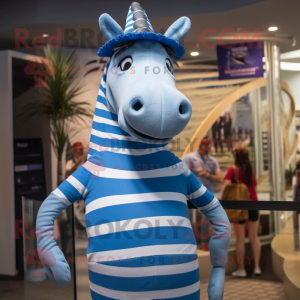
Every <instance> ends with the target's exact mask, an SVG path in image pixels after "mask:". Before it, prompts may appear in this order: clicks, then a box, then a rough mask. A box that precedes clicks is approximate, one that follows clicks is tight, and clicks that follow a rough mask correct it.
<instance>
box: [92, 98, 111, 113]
mask: <svg viewBox="0 0 300 300" xmlns="http://www.w3.org/2000/svg"><path fill="white" fill-rule="evenodd" d="M96 108H99V109H102V110H106V111H109V112H111V113H112V111H111V110H110V109H109V108H108V106H106V105H105V104H103V103H101V102H98V101H97V102H96Z"/></svg>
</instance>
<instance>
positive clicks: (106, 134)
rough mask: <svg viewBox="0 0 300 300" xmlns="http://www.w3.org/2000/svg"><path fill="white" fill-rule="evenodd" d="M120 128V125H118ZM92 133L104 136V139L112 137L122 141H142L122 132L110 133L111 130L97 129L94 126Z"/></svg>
mask: <svg viewBox="0 0 300 300" xmlns="http://www.w3.org/2000/svg"><path fill="white" fill-rule="evenodd" d="M118 128H120V127H118ZM91 134H92V135H94V136H97V137H100V138H103V139H112V140H120V141H131V142H137V143H138V142H141V141H139V140H138V139H136V138H134V137H132V136H126V135H123V133H122V132H120V134H117V133H110V132H106V131H99V130H96V129H94V128H92V132H91Z"/></svg>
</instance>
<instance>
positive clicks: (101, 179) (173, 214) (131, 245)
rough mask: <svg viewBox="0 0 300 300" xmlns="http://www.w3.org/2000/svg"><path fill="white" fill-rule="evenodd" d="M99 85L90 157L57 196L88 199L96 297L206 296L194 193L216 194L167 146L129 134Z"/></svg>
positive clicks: (202, 201) (206, 201) (203, 203)
mask: <svg viewBox="0 0 300 300" xmlns="http://www.w3.org/2000/svg"><path fill="white" fill-rule="evenodd" d="M105 80H106V76H105V74H104V76H103V80H102V83H101V86H100V90H99V95H98V99H97V104H96V110H95V116H94V122H93V126H92V136H91V144H90V150H89V158H88V161H87V162H86V163H85V164H84V165H83V166H82V167H80V168H79V169H78V170H77V171H76V172H75V173H73V174H72V176H70V177H69V178H68V180H66V181H65V182H64V183H62V184H61V185H60V186H59V187H58V189H56V190H55V191H54V193H55V194H56V195H57V196H59V197H60V198H61V199H62V200H63V201H65V203H66V204H70V203H72V202H74V201H75V200H78V199H84V200H85V205H86V227H87V235H88V240H89V243H88V249H87V257H88V267H89V279H90V288H91V295H92V299H130V300H132V299H139V300H140V299H189V300H192V299H197V300H198V299H199V297H200V292H199V289H200V284H199V269H198V259H197V245H196V241H195V237H194V233H193V230H192V228H191V223H190V220H189V217H188V208H187V202H186V201H187V197H188V198H189V199H191V201H193V203H194V204H195V205H197V206H198V207H199V208H200V209H201V208H202V209H205V208H207V207H209V206H211V205H213V204H214V203H216V201H217V200H216V199H215V198H214V197H213V195H212V194H211V193H210V192H209V191H208V190H206V188H205V187H204V186H203V185H201V183H200V182H199V181H198V180H197V179H196V178H195V176H194V175H193V174H192V173H191V172H190V171H189V169H188V168H187V166H186V164H185V163H184V162H182V161H181V160H180V159H178V158H177V157H176V156H175V155H174V154H172V153H171V152H170V151H169V150H168V145H167V144H155V143H151V144H145V143H143V142H140V141H137V140H135V139H134V138H132V137H131V136H129V135H128V134H127V133H126V132H124V131H122V130H121V129H120V128H119V126H118V122H117V115H116V114H114V113H113V112H111V111H110V110H109V108H108V106H107V102H106V98H105Z"/></svg>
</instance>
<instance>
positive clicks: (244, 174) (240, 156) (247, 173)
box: [222, 149, 261, 277]
mask: <svg viewBox="0 0 300 300" xmlns="http://www.w3.org/2000/svg"><path fill="white" fill-rule="evenodd" d="M234 163H235V166H233V167H230V168H229V169H228V171H227V174H226V176H225V178H224V179H225V181H224V184H223V188H222V194H223V192H224V189H225V187H226V185H228V184H231V183H232V182H233V181H234V168H237V169H238V176H237V179H238V181H241V182H243V183H244V184H245V185H246V186H247V187H248V190H249V195H250V199H251V200H252V201H257V195H256V190H255V187H256V179H255V174H254V172H253V170H252V167H251V164H250V160H249V154H248V151H247V150H246V149H236V150H235V151H234ZM258 219H259V212H258V211H257V210H249V219H248V221H238V223H234V224H233V227H234V230H235V235H236V254H237V258H239V257H242V260H241V261H240V260H239V259H238V260H237V261H238V265H239V267H238V269H237V270H236V271H235V272H233V273H232V275H233V276H236V277H246V276H247V273H246V270H245V263H244V261H245V259H244V257H245V242H244V238H245V223H246V222H247V227H248V233H249V238H250V243H251V248H252V252H253V257H254V275H260V274H261V269H260V264H259V262H260V252H261V246H260V241H259V239H258ZM238 229H239V230H238ZM251 229H252V230H251Z"/></svg>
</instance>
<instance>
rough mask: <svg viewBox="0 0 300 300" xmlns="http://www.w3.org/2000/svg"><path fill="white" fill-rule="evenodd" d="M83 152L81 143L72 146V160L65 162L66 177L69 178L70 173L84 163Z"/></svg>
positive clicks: (84, 156) (85, 158)
mask: <svg viewBox="0 0 300 300" xmlns="http://www.w3.org/2000/svg"><path fill="white" fill-rule="evenodd" d="M84 150H85V149H84V146H83V144H82V142H75V143H74V144H73V145H72V154H73V158H72V159H70V160H68V161H67V164H66V174H67V176H70V175H71V174H72V173H74V172H75V171H76V170H77V169H78V168H79V167H80V166H82V165H83V164H84V163H85V162H86V160H87V155H86V153H85V151H84Z"/></svg>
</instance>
